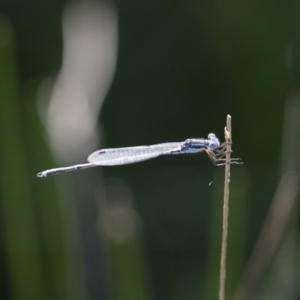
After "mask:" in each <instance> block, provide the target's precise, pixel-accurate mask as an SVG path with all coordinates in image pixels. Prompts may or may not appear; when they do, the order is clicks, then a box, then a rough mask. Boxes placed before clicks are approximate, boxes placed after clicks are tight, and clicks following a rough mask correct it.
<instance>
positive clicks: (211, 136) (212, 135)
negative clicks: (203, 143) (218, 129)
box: [208, 133, 217, 140]
mask: <svg viewBox="0 0 300 300" xmlns="http://www.w3.org/2000/svg"><path fill="white" fill-rule="evenodd" d="M216 138H217V137H216V135H215V134H214V133H210V134H209V135H208V139H209V140H213V139H216Z"/></svg>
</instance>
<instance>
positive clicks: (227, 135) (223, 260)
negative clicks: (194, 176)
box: [219, 115, 232, 300]
mask: <svg viewBox="0 0 300 300" xmlns="http://www.w3.org/2000/svg"><path fill="white" fill-rule="evenodd" d="M225 139H226V142H227V145H226V165H225V184H224V204H223V226H222V247H221V263H220V282H219V300H224V299H225V279H226V256H227V235H228V208H229V182H230V158H231V144H232V139H231V116H230V115H227V126H226V127H225Z"/></svg>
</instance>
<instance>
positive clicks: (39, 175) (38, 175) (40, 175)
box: [36, 172, 45, 177]
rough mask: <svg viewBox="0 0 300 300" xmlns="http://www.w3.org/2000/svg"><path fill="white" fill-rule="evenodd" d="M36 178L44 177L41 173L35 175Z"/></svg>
mask: <svg viewBox="0 0 300 300" xmlns="http://www.w3.org/2000/svg"><path fill="white" fill-rule="evenodd" d="M36 176H37V177H45V175H44V173H43V172H40V173H37V175H36Z"/></svg>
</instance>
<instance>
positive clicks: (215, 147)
mask: <svg viewBox="0 0 300 300" xmlns="http://www.w3.org/2000/svg"><path fill="white" fill-rule="evenodd" d="M208 145H209V148H210V149H211V150H215V149H217V148H218V147H219V146H220V144H219V143H218V142H217V141H211V142H209V144H208Z"/></svg>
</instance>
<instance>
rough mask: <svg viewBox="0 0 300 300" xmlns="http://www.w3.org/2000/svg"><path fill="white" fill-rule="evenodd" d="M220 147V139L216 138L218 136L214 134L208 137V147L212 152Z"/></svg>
mask: <svg viewBox="0 0 300 300" xmlns="http://www.w3.org/2000/svg"><path fill="white" fill-rule="evenodd" d="M219 146H220V141H219V139H218V138H217V137H216V135H215V134H214V133H210V134H209V135H208V147H209V148H210V149H211V150H215V149H217V148H218V147H219Z"/></svg>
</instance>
